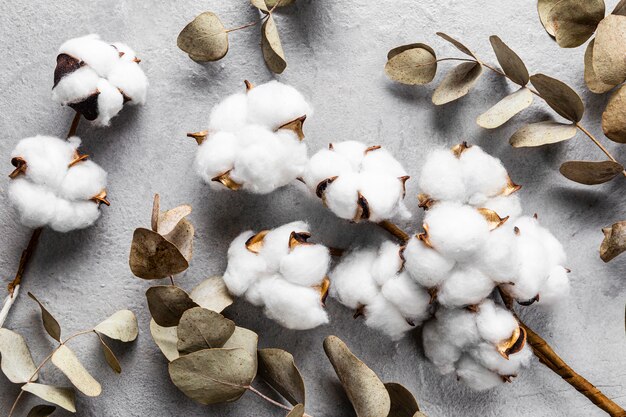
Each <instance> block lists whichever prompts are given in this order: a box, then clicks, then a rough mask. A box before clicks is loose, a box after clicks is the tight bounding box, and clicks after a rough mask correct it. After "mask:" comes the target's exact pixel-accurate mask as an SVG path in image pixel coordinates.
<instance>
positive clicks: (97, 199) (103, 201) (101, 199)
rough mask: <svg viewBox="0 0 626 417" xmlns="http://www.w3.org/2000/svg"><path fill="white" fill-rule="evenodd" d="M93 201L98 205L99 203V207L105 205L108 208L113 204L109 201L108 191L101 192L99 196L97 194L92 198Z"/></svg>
mask: <svg viewBox="0 0 626 417" xmlns="http://www.w3.org/2000/svg"><path fill="white" fill-rule="evenodd" d="M91 199H92V200H93V201H95V202H96V203H98V205H100V204H104V205H107V206H110V205H111V203H109V200H107V190H106V189H104V190H102V191H100V192H99V193H98V194H96V195H94V196H93V197H91Z"/></svg>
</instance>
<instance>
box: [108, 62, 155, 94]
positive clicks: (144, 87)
mask: <svg viewBox="0 0 626 417" xmlns="http://www.w3.org/2000/svg"><path fill="white" fill-rule="evenodd" d="M107 78H108V80H109V82H110V83H111V84H113V85H114V86H115V87H117V88H119V89H120V91H121V93H122V94H123V95H124V96H125V97H127V98H129V99H130V102H129V104H144V103H145V102H146V94H147V92H148V78H147V77H146V74H144V72H143V70H142V69H141V67H140V66H139V64H137V63H136V62H133V61H127V60H123V59H121V60H119V61H118V62H117V63H116V64H115V66H114V67H113V69H112V70H111V73H110V74H109V76H108V77H107Z"/></svg>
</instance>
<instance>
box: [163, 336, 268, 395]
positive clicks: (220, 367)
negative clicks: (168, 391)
mask: <svg viewBox="0 0 626 417" xmlns="http://www.w3.org/2000/svg"><path fill="white" fill-rule="evenodd" d="M254 362H255V361H254V359H253V358H252V356H251V355H250V354H249V353H248V352H247V351H246V350H245V349H242V348H235V349H205V350H200V351H198V352H193V353H190V354H188V355H185V356H181V357H180V358H178V359H176V360H174V361H172V362H171V363H170V364H169V373H170V378H171V379H172V382H173V383H174V385H176V387H178V389H179V390H181V391H182V392H183V393H184V394H185V395H186V396H188V397H189V398H191V399H193V400H195V401H197V402H199V403H200V404H216V403H222V402H231V401H235V400H237V399H239V397H241V396H242V395H243V393H244V392H245V391H246V389H247V387H248V386H249V385H250V383H251V382H252V380H253V379H254V376H255V374H256V367H255V365H254Z"/></svg>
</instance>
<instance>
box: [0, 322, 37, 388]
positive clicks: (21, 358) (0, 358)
mask: <svg viewBox="0 0 626 417" xmlns="http://www.w3.org/2000/svg"><path fill="white" fill-rule="evenodd" d="M0 368H1V369H2V373H4V375H6V377H7V378H8V379H9V381H11V382H13V383H14V384H21V383H24V382H28V381H29V380H31V376H33V375H34V378H32V380H36V379H37V375H36V373H35V372H36V371H37V367H36V366H35V362H33V357H32V356H31V354H30V350H29V349H28V345H27V344H26V341H25V340H24V338H23V337H22V335H20V334H19V333H16V332H14V331H11V330H9V329H5V328H0Z"/></svg>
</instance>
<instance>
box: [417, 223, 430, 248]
mask: <svg viewBox="0 0 626 417" xmlns="http://www.w3.org/2000/svg"><path fill="white" fill-rule="evenodd" d="M422 228H423V229H424V232H423V233H420V234H419V235H417V238H418V239H419V240H421V241H422V242H423V243H424V245H426V246H428V247H429V248H431V249H432V248H433V244H432V243H431V242H430V237H429V236H428V225H427V224H426V223H424V224H423V225H422Z"/></svg>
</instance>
